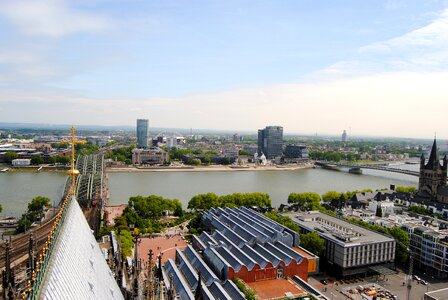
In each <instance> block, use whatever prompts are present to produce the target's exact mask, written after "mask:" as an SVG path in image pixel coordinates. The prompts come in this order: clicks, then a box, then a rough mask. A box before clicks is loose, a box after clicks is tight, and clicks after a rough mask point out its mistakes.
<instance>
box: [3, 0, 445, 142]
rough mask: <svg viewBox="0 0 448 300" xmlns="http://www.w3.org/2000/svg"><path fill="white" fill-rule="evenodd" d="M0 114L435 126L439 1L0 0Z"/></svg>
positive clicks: (110, 120) (393, 132) (195, 124)
mask: <svg viewBox="0 0 448 300" xmlns="http://www.w3.org/2000/svg"><path fill="white" fill-rule="evenodd" d="M0 40H1V43H0V122H21V123H46V124H48V123H50V124H74V125H135V122H136V119H137V118H147V119H149V124H150V127H167V128H170V127H171V128H198V129H199V128H200V129H217V130H235V132H237V131H238V130H241V131H256V130H257V129H258V128H262V127H264V126H266V125H281V126H283V127H284V132H285V133H286V134H288V133H303V134H322V135H323V134H341V133H342V131H343V130H344V129H346V130H347V132H349V134H352V135H373V136H392V137H394V136H396V137H415V138H432V137H433V135H434V133H435V132H436V133H437V136H438V137H440V138H445V139H446V138H448V126H447V125H448V124H447V121H446V120H447V110H448V1H446V0H444V1H437V0H428V1H420V0H365V1H359V0H321V1H315V0H283V1H277V0H270V1H266V0H253V1H252V0H220V1H216V0H204V1H202V0H191V1H185V0H179V1H175V0H173V1H170V0H150V1H149V0H73V1H72V0H39V1H35V0H30V1H23V0H14V1H10V0H0Z"/></svg>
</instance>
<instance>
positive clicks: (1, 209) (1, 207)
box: [0, 204, 3, 213]
mask: <svg viewBox="0 0 448 300" xmlns="http://www.w3.org/2000/svg"><path fill="white" fill-rule="evenodd" d="M2 211H3V206H2V205H1V204H0V213H2Z"/></svg>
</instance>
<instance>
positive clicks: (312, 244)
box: [300, 231, 325, 256]
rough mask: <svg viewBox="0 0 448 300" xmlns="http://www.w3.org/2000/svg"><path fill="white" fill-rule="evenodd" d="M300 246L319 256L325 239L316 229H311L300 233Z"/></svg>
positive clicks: (322, 250)
mask: <svg viewBox="0 0 448 300" xmlns="http://www.w3.org/2000/svg"><path fill="white" fill-rule="evenodd" d="M300 246H301V247H303V248H305V249H306V250H308V251H310V252H311V253H313V254H315V255H317V256H321V255H322V253H323V252H324V250H325V240H324V239H322V238H321V237H320V236H319V234H318V233H317V232H316V231H313V232H309V233H305V234H301V235H300Z"/></svg>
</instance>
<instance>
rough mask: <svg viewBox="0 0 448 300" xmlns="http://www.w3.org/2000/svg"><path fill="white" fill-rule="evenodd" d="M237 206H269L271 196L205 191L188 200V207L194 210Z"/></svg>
mask: <svg viewBox="0 0 448 300" xmlns="http://www.w3.org/2000/svg"><path fill="white" fill-rule="evenodd" d="M239 206H248V207H250V206H258V207H271V198H270V197H269V195H268V194H265V193H233V194H229V195H224V196H218V195H216V194H214V193H207V194H199V195H196V196H194V197H193V198H191V200H190V201H189V202H188V208H189V209H192V210H195V211H205V210H208V209H210V208H215V207H239Z"/></svg>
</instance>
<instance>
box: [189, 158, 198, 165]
mask: <svg viewBox="0 0 448 300" xmlns="http://www.w3.org/2000/svg"><path fill="white" fill-rule="evenodd" d="M200 164H201V160H200V159H199V158H191V157H190V158H189V159H188V161H187V165H192V166H199V165H200Z"/></svg>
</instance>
